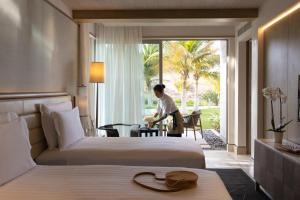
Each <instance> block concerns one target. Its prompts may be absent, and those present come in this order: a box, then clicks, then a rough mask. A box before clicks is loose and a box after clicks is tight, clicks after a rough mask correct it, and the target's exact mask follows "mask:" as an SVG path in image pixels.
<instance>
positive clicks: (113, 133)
mask: <svg viewBox="0 0 300 200" xmlns="http://www.w3.org/2000/svg"><path fill="white" fill-rule="evenodd" d="M115 126H137V127H138V128H140V126H141V125H140V124H122V123H118V124H108V125H104V126H100V127H99V128H98V129H100V130H105V131H106V136H107V137H120V134H119V131H118V129H116V128H114V127H115Z"/></svg>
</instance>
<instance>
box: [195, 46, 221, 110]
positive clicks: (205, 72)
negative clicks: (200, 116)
mask: <svg viewBox="0 0 300 200" xmlns="http://www.w3.org/2000/svg"><path fill="white" fill-rule="evenodd" d="M198 42H199V44H198V45H199V46H198V49H197V55H196V57H195V58H194V61H193V63H192V68H193V77H194V80H195V96H194V98H195V100H194V105H195V108H194V109H195V110H197V109H198V106H199V79H200V78H205V79H207V80H209V81H210V82H211V83H212V85H213V87H214V89H215V90H218V91H216V92H217V93H218V95H219V93H220V86H219V85H220V75H219V74H220V73H219V72H218V71H216V70H214V66H215V65H217V64H218V63H220V56H219V55H217V54H216V50H215V49H213V48H212V45H213V42H212V41H198Z"/></svg>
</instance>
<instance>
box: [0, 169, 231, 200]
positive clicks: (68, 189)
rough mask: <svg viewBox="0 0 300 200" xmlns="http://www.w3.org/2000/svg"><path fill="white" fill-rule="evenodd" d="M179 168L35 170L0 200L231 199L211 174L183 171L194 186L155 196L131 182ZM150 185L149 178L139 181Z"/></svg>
mask: <svg viewBox="0 0 300 200" xmlns="http://www.w3.org/2000/svg"><path fill="white" fill-rule="evenodd" d="M172 170H182V168H180V169H179V168H177V169H175V168H161V167H160V168H155V167H128V166H108V165H107V166H95V165H94V166H36V167H35V168H34V169H32V170H31V171H29V172H28V173H26V174H25V175H23V176H20V177H18V178H16V179H15V180H13V181H11V182H9V183H7V184H6V185H3V186H0V199H1V200H2V199H3V200H10V199H13V200H71V199H72V200H73V199H75V200H77V199H78V200H96V199H99V200H101V199H105V200H119V199H122V200H155V199H157V200H178V199H188V200H199V199H201V200H227V199H231V197H230V196H229V194H228V192H227V190H226V188H225V186H224V184H223V182H222V181H221V179H220V178H219V176H218V175H217V174H216V173H215V172H211V171H206V170H201V169H186V170H191V171H194V172H196V173H197V174H198V176H199V179H198V186H197V187H196V188H193V189H188V190H185V191H180V192H175V193H159V192H154V191H151V190H147V189H144V188H142V187H140V186H138V185H135V184H134V183H133V182H132V177H133V175H134V174H136V173H137V172H141V171H153V172H156V173H157V174H159V175H160V176H163V174H165V172H167V171H172ZM143 180H145V181H147V182H148V183H153V179H152V178H151V177H146V179H145V178H143Z"/></svg>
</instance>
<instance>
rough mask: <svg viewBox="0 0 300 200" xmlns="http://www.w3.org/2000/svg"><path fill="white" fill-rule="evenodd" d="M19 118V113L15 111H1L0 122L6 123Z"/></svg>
mask: <svg viewBox="0 0 300 200" xmlns="http://www.w3.org/2000/svg"><path fill="white" fill-rule="evenodd" d="M17 118H18V115H17V114H16V113H13V112H7V113H0V124H6V123H7V122H11V121H13V120H15V119H17Z"/></svg>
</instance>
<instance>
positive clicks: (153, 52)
mask: <svg viewBox="0 0 300 200" xmlns="http://www.w3.org/2000/svg"><path fill="white" fill-rule="evenodd" d="M143 53H144V78H145V83H146V84H145V85H146V88H145V89H146V95H145V96H146V98H147V104H148V105H149V104H150V103H151V104H152V98H151V97H152V95H151V94H150V92H151V89H152V81H153V78H154V77H155V76H157V75H158V73H159V45H157V44H144V47H143Z"/></svg>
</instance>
